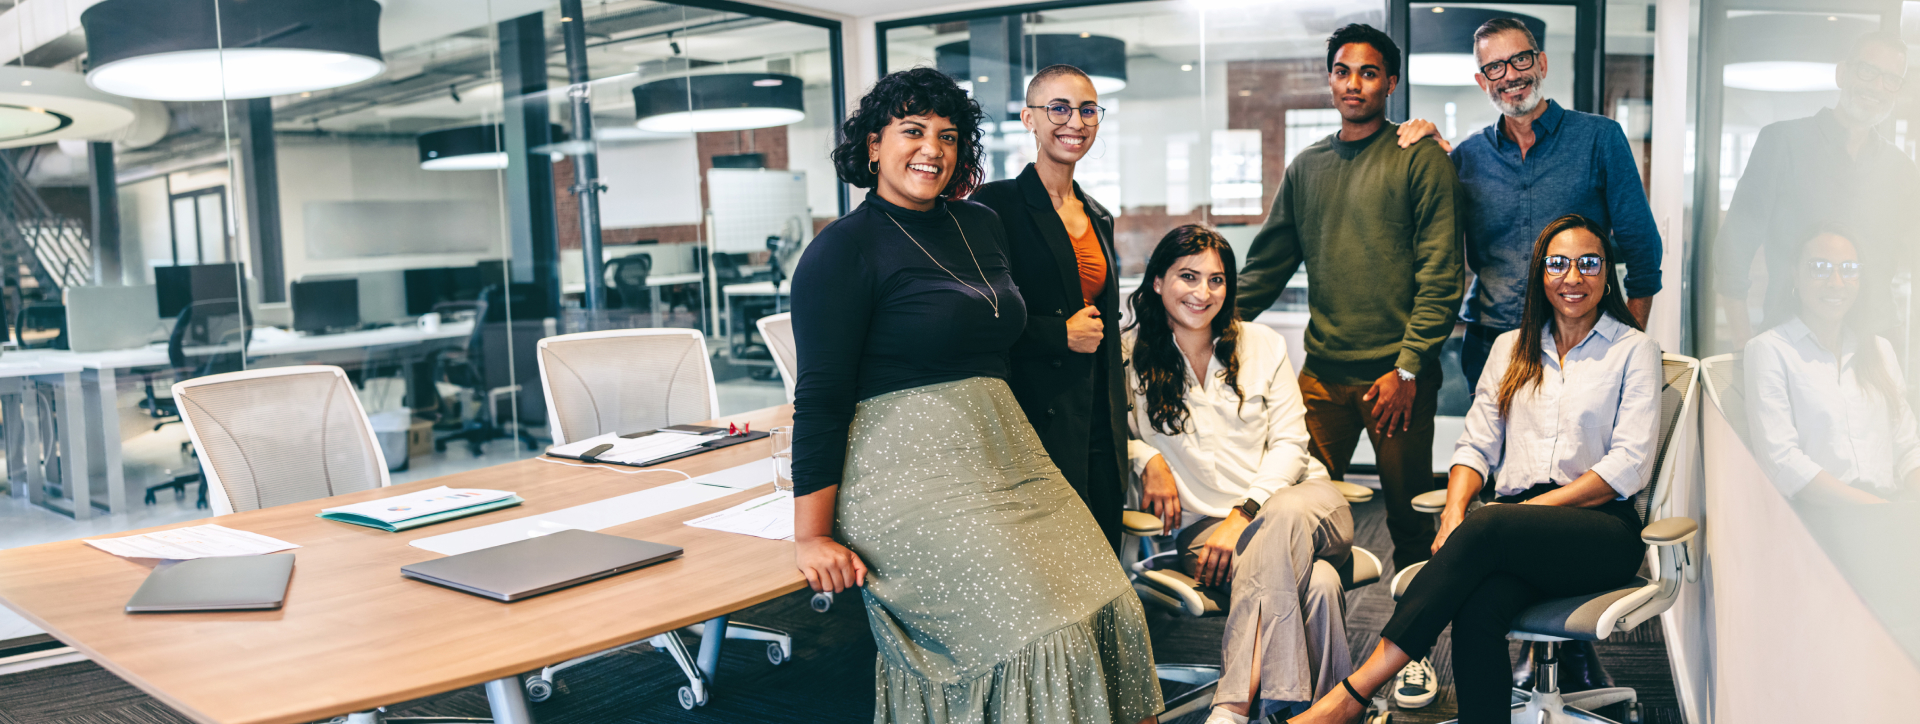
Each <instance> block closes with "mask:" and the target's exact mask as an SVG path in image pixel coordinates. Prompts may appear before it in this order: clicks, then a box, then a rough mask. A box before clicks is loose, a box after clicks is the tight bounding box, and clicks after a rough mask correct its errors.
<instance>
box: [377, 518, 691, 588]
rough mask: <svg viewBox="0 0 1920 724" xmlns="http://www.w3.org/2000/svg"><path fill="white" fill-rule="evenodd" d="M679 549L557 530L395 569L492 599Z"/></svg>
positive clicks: (632, 565) (603, 573) (651, 560)
mask: <svg viewBox="0 0 1920 724" xmlns="http://www.w3.org/2000/svg"><path fill="white" fill-rule="evenodd" d="M682 552H683V551H682V549H681V548H680V547H679V546H670V545H663V544H660V543H650V542H647V541H643V540H634V539H632V538H622V537H620V536H617V535H606V534H604V533H594V532H591V531H584V530H562V531H558V532H554V533H550V534H548V535H544V536H540V537H538V538H528V539H526V540H521V541H514V542H512V543H507V544H504V545H497V546H494V547H492V548H482V549H480V550H477V551H472V552H468V553H462V554H459V555H455V556H447V557H445V558H438V559H434V560H431V561H425V562H422V563H415V564H413V565H410V566H405V567H402V568H401V569H400V574H401V575H403V576H406V577H408V578H415V579H419V580H422V581H426V582H428V583H434V584H438V585H442V586H446V587H448V588H452V589H456V590H460V591H465V592H467V593H471V594H473V595H476V596H484V597H487V598H491V599H494V600H496V601H518V600H521V599H523V598H531V597H533V596H538V595H540V594H542V593H547V592H549V591H557V590H559V589H562V588H566V587H568V586H573V585H577V584H581V583H585V582H587V581H591V580H594V579H597V578H605V577H607V576H612V575H615V574H619V573H625V572H627V571H631V570H634V569H636V568H642V567H645V566H649V565H652V564H655V563H659V562H661V561H664V560H669V559H672V558H678V557H680V554H681V553H682Z"/></svg>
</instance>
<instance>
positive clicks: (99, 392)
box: [5, 322, 473, 518]
mask: <svg viewBox="0 0 1920 724" xmlns="http://www.w3.org/2000/svg"><path fill="white" fill-rule="evenodd" d="M472 333H473V323H472V322H453V323H448V324H443V325H440V328H439V329H438V330H435V331H432V332H428V331H426V330H424V329H422V328H420V327H418V326H415V325H402V326H395V327H383V328H380V329H369V330H364V331H358V332H343V333H340V334H317V335H305V336H298V337H285V338H279V339H270V340H263V341H259V342H255V343H253V344H251V345H248V347H247V364H248V365H249V366H260V367H268V366H275V367H277V366H283V365H289V364H333V365H345V366H353V365H357V364H359V363H360V362H362V361H364V360H365V359H366V355H367V350H369V349H381V348H386V349H392V350H405V351H407V352H408V353H409V356H410V357H411V358H421V359H424V357H425V355H426V354H427V353H429V352H430V351H431V350H433V349H437V348H444V347H451V346H458V345H460V344H464V343H465V342H466V339H467V337H468V335H471V334H472ZM238 348H239V347H238V345H220V346H215V347H194V348H189V349H187V350H186V351H187V353H188V354H189V355H205V354H213V353H218V352H222V351H234V350H237V349H238ZM5 359H6V360H8V361H12V360H20V361H22V362H32V363H36V364H49V365H53V364H57V365H72V366H76V367H78V368H79V372H80V374H79V378H78V379H79V384H80V387H79V390H78V392H79V394H78V395H76V396H75V397H74V399H75V400H76V401H77V402H76V403H75V404H74V405H73V407H75V408H84V409H85V410H87V411H88V414H87V415H86V416H85V418H84V419H85V422H84V424H80V425H76V426H74V427H73V428H71V429H75V430H82V431H84V435H83V436H82V438H83V440H84V443H85V444H84V447H82V446H78V445H76V447H75V449H77V450H78V449H84V450H85V452H86V453H87V460H86V464H85V465H82V466H80V469H81V470H83V471H87V472H88V473H89V476H90V478H91V479H93V480H95V481H98V482H99V483H100V484H101V486H102V487H103V488H104V489H105V490H106V497H107V500H106V504H107V510H108V511H109V512H111V513H124V512H127V510H128V508H127V506H128V505H130V504H136V503H138V502H139V501H140V500H141V496H135V495H130V494H129V491H128V490H127V485H126V470H125V467H124V465H123V464H122V461H121V459H120V424H121V422H120V396H119V380H118V376H119V373H120V371H122V370H129V371H130V370H139V369H157V368H165V367H167V366H168V365H170V364H171V362H169V361H168V359H167V347H166V345H164V344H152V345H147V346H145V347H134V348H132V349H116V350H108V351H104V352H69V351H65V350H25V351H20V352H8V353H7V355H6V357H5ZM409 379H411V376H410V377H409ZM154 384H155V386H156V387H164V386H168V385H171V384H172V381H170V380H169V381H155V383H154ZM85 487H86V486H80V487H77V488H70V489H73V490H82V489H84V488H85ZM89 515H91V511H89V510H87V509H86V508H79V507H76V509H75V511H74V517H76V518H86V517H88V516H89Z"/></svg>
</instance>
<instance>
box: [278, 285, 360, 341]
mask: <svg viewBox="0 0 1920 724" xmlns="http://www.w3.org/2000/svg"><path fill="white" fill-rule="evenodd" d="M290 301H292V302H293V331H295V332H325V331H327V330H329V329H351V328H354V327H358V326H360V280H358V279H353V278H347V279H321V280H316V281H307V280H301V281H297V282H294V283H293V294H292V295H291V299H290Z"/></svg>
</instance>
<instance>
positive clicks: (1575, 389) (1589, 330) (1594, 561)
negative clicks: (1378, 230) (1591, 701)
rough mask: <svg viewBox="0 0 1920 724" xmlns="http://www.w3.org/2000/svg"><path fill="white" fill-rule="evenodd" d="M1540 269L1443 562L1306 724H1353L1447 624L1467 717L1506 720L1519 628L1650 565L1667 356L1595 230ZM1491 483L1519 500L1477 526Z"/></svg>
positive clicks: (1453, 513)
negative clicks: (1514, 627)
mask: <svg viewBox="0 0 1920 724" xmlns="http://www.w3.org/2000/svg"><path fill="white" fill-rule="evenodd" d="M1532 268H1533V274H1532V275H1531V276H1530V277H1529V278H1528V280H1527V302H1526V312H1525V321H1524V323H1523V326H1521V328H1520V329H1518V330H1515V331H1512V332H1508V333H1506V334H1503V335H1501V336H1500V338H1499V339H1497V340H1495V341H1494V344H1493V350H1492V352H1491V353H1490V354H1489V355H1488V358H1487V370H1486V372H1485V374H1484V375H1482V376H1481V378H1480V387H1479V389H1478V390H1476V391H1475V392H1474V400H1473V409H1472V410H1471V411H1470V412H1468V413H1467V431H1466V434H1465V435H1462V436H1461V438H1460V444H1459V446H1458V447H1457V448H1456V450H1455V453H1454V456H1453V467H1452V471H1451V472H1450V474H1449V476H1448V484H1447V507H1446V510H1445V512H1443V513H1442V514H1441V517H1440V530H1439V533H1438V534H1437V535H1436V536H1435V537H1434V542H1433V547H1434V555H1433V559H1432V560H1431V561H1429V562H1428V563H1427V565H1426V567H1425V568H1423V569H1421V570H1420V572H1419V575H1417V576H1415V578H1414V580H1413V583H1412V584H1411V585H1409V586H1408V588H1407V591H1406V593H1405V594H1404V595H1403V596H1402V597H1401V599H1400V602H1399V604H1398V605H1397V606H1396V607H1395V609H1394V612H1393V617H1392V618H1391V619H1389V620H1388V621H1387V625H1386V628H1385V629H1383V630H1382V631H1381V633H1380V638H1381V640H1380V645H1379V646H1378V647H1377V648H1375V649H1374V652H1373V654H1372V656H1370V657H1369V658H1368V659H1367V661H1366V663H1364V664H1362V665H1361V666H1360V668H1359V669H1358V670H1356V671H1355V672H1354V674H1353V675H1352V676H1351V677H1349V679H1348V680H1347V682H1344V683H1346V684H1347V686H1346V687H1344V688H1346V689H1347V690H1346V691H1340V692H1334V693H1332V694H1329V695H1328V696H1325V697H1322V698H1321V699H1320V701H1319V702H1317V703H1316V704H1315V706H1314V708H1313V709H1312V710H1310V711H1308V712H1307V713H1306V714H1304V715H1302V716H1299V717H1295V718H1293V719H1292V720H1290V721H1292V722H1294V723H1295V724H1318V723H1320V722H1336V721H1337V722H1343V723H1344V722H1346V721H1349V720H1351V718H1352V717H1353V716H1354V715H1355V714H1357V713H1358V712H1359V710H1360V708H1361V706H1362V703H1361V702H1362V699H1361V696H1362V694H1363V693H1365V692H1370V691H1372V690H1373V689H1374V688H1377V687H1379V686H1380V685H1382V684H1383V683H1385V682H1386V681H1387V680H1388V678H1389V677H1391V676H1392V675H1393V673H1394V672H1396V671H1399V670H1400V668H1401V667H1402V666H1404V665H1405V664H1406V663H1407V661H1409V660H1410V659H1412V658H1420V657H1424V656H1426V655H1427V653H1428V652H1429V651H1431V650H1432V648H1433V644H1434V641H1435V640H1436V639H1437V638H1439V636H1440V631H1441V630H1442V629H1444V628H1446V626H1447V625H1448V624H1449V623H1451V624H1452V625H1453V678H1454V686H1455V692H1456V694H1457V698H1458V699H1459V703H1460V721H1461V722H1462V723H1463V724H1474V723H1475V722H1496V721H1497V722H1505V721H1507V718H1508V705H1509V698H1508V692H1509V688H1510V687H1511V686H1512V680H1511V679H1510V678H1509V676H1510V674H1509V669H1508V666H1509V664H1510V663H1511V662H1510V661H1509V660H1508V658H1507V640H1506V636H1507V632H1508V631H1509V630H1510V628H1511V623H1512V620H1513V617H1514V616H1516V615H1518V614H1519V613H1520V612H1521V611H1522V610H1525V609H1526V608H1527V607H1528V606H1530V605H1532V604H1533V603H1535V602H1537V601H1540V600H1543V599H1547V598H1557V597H1563V596H1575V595H1582V594H1589V593H1596V592H1599V591H1604V590H1607V589H1610V588H1613V587H1616V586H1619V585H1621V584H1623V583H1625V582H1626V581H1628V580H1630V579H1631V578H1632V577H1633V574H1634V572H1635V571H1636V570H1637V569H1638V568H1639V567H1640V560H1641V558H1642V557H1644V555H1645V552H1646V546H1645V545H1644V544H1642V543H1641V541H1640V528H1641V527H1642V523H1641V521H1640V518H1639V515H1638V514H1637V513H1636V512H1635V511H1634V508H1633V502H1632V496H1633V495H1634V494H1635V493H1638V492H1639V491H1640V489H1641V488H1643V487H1645V486H1646V484H1647V481H1648V479H1649V478H1650V477H1651V475H1652V472H1653V462H1654V460H1653V455H1654V448H1655V443H1654V441H1655V438H1656V437H1657V435H1658V430H1659V410H1660V386H1661V373H1660V348H1659V346H1658V345H1657V344H1655V343H1654V341H1653V339H1652V338H1650V337H1648V336H1647V335H1646V333H1645V332H1642V331H1640V329H1639V327H1638V326H1637V324H1636V323H1635V322H1634V317H1633V315H1632V314H1631V313H1629V312H1628V311H1627V305H1626V297H1625V295H1624V294H1622V293H1621V289H1620V282H1619V280H1618V279H1617V278H1616V276H1617V275H1616V274H1615V272H1614V271H1613V264H1612V260H1610V259H1609V258H1608V257H1607V243H1606V230H1605V229H1604V228H1603V227H1601V226H1600V225H1599V224H1596V223H1594V222H1593V221H1590V220H1588V219H1586V218H1584V217H1581V216H1578V215H1572V214H1569V215H1567V216H1564V217H1561V218H1559V219H1555V220H1554V221H1553V223H1551V224H1548V225H1547V228H1546V229H1545V230H1543V231H1542V232H1541V233H1540V237H1539V239H1538V241H1536V242H1535V244H1534V249H1533V266H1532ZM1489 474H1493V475H1495V476H1496V483H1495V490H1496V492H1497V493H1499V497H1498V498H1497V500H1498V501H1499V502H1502V503H1509V505H1490V506H1487V507H1485V508H1481V509H1480V510H1479V511H1478V512H1475V513H1474V514H1473V515H1472V516H1471V517H1468V516H1467V507H1468V503H1469V502H1470V501H1471V500H1472V499H1473V497H1474V496H1475V495H1476V494H1478V493H1479V492H1480V489H1481V487H1482V486H1483V484H1484V482H1485V479H1486V477H1487V476H1488V475H1489Z"/></svg>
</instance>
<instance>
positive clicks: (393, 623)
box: [0, 406, 806, 724]
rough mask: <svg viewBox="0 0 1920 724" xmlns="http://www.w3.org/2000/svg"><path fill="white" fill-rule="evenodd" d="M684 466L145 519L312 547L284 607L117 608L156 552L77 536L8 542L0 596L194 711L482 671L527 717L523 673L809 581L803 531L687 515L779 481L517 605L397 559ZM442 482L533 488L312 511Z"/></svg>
mask: <svg viewBox="0 0 1920 724" xmlns="http://www.w3.org/2000/svg"><path fill="white" fill-rule="evenodd" d="M726 421H727V422H743V421H744V422H750V423H751V424H752V426H753V427H754V428H755V429H769V428H772V427H773V426H775V425H786V424H791V421H792V408H791V407H788V406H781V407H776V408H768V409H765V410H758V411H755V412H751V413H747V414H744V415H739V416H735V417H732V418H729V419H728V420H726ZM723 424H724V423H723ZM770 445H771V443H769V442H768V441H766V440H756V441H754V442H751V443H745V444H741V445H735V446H732V447H727V448H722V449H719V450H715V451H713V452H708V453H703V454H701V455H696V456H693V457H690V458H684V459H681V460H677V461H673V462H671V463H668V464H666V467H671V468H674V469H676V470H681V471H684V472H686V473H688V474H690V475H695V476H698V475H702V474H705V473H710V472H716V471H720V470H724V469H727V468H730V467H734V466H736V465H741V464H744V463H747V462H750V461H752V460H755V459H764V458H766V457H768V456H769V455H770V453H771V448H770ZM681 479H682V478H680V476H677V475H671V474H667V473H660V474H653V475H621V474H617V473H614V472H611V471H608V470H603V469H595V468H583V467H567V466H563V465H556V464H553V463H550V462H543V461H541V460H537V459H533V460H522V461H519V462H513V463H507V464H504V465H497V466H494V467H489V468H483V469H479V470H473V471H469V472H466V473H460V474H457V475H450V476H446V477H441V478H435V479H432V480H425V481H420V482H416V483H410V484H407V485H397V486H394V487H392V488H385V489H378V490H370V491H365V492H360V493H352V494H348V495H340V496H335V497H332V498H327V499H325V500H314V501H307V502H304V503H296V504H292V505H282V506H279V507H275V508H266V509H262V510H255V511H249V512H245V513H236V514H233V515H227V516H221V517H217V518H213V519H211V520H210V521H209V520H196V521H189V522H186V523H180V524H177V525H169V526H158V527H155V528H149V529H146V531H135V532H147V531H153V530H164V529H167V528H178V527H183V526H187V525H197V524H202V523H207V522H213V523H218V524H220V525H223V526H226V527H229V528H235V529H239V530H245V531H251V532H254V533H259V534H262V535H267V536H271V537H274V538H278V539H281V540H284V541H287V542H289V543H294V544H298V545H300V546H302V547H301V548H297V549H294V550H293V551H292V552H293V553H294V554H295V556H296V559H295V564H294V573H293V581H292V583H291V585H290V588H289V590H288V592H287V601H286V606H285V607H284V608H282V609H281V610H278V611H246V612H210V613H175V614H146V615H130V614H127V613H123V612H122V610H121V609H122V607H123V606H124V605H125V604H126V602H127V599H128V598H129V597H130V596H132V595H133V592H134V590H135V589H137V588H139V586H140V583H141V581H142V580H143V579H145V577H146V575H147V573H148V571H149V566H147V565H143V564H142V563H140V562H136V561H134V560H130V559H125V558H118V557H115V556H112V555H110V554H107V553H105V552H103V551H100V550H96V549H94V548H93V547H91V546H88V545H86V544H85V543H82V542H81V541H79V540H69V541H62V542H58V543H47V544H44V545H37V546H31V547H26V548H15V549H12V550H5V551H0V602H3V603H5V605H6V606H7V607H8V608H11V609H13V610H14V611H16V612H18V613H19V614H20V615H22V616H24V617H26V619H27V620H29V621H31V622H32V623H33V624H34V625H36V626H39V627H40V628H42V629H45V630H46V631H47V633H49V634H52V635H53V636H55V637H56V638H59V639H60V640H61V641H63V642H65V643H66V644H68V645H70V646H72V647H74V648H75V649H78V650H79V651H80V652H82V653H84V654H86V655H87V656H88V657H89V658H91V659H92V660H93V661H94V662H96V663H98V664H100V665H101V666H103V667H105V668H107V669H108V670H109V671H112V672H113V673H115V674H118V675H119V676H120V677H121V678H124V679H126V680H127V681H128V682H130V683H132V684H133V685H135V686H138V687H140V689H141V690H143V691H146V692H147V693H148V694H151V695H152V696H153V697H154V698H156V699H159V700H160V701H161V702H163V703H165V704H166V705H167V706H170V707H172V708H174V709H175V710H177V711H179V712H180V713H181V714H183V715H185V716H187V717H188V718H190V719H192V720H194V721H196V722H206V723H209V724H212V723H218V724H291V723H293V722H312V721H318V720H324V719H326V718H328V717H332V716H338V715H341V714H346V713H349V712H355V711H367V710H371V709H373V708H375V707H378V706H384V705H390V704H396V703H399V702H402V701H407V700H410V699H415V698H419V697H422V696H426V695H429V694H435V693H439V692H444V691H449V690H452V689H457V688H461V687H466V686H472V685H474V684H481V683H485V684H486V691H487V698H488V701H489V703H490V704H491V705H492V707H493V713H494V718H495V721H496V722H501V724H522V723H524V722H531V721H532V717H531V715H530V714H529V713H528V710H527V704H526V700H525V698H524V695H523V693H522V690H521V685H520V679H519V675H520V674H521V673H524V672H527V671H532V670H534V669H538V668H540V667H542V666H545V665H548V664H553V663H557V662H560V661H565V660H568V659H572V658H574V657H577V656H582V655H585V654H589V653H593V652H596V651H603V650H606V649H610V648H614V647H617V646H621V645H624V644H630V643H633V642H636V641H640V640H643V639H646V638H648V637H650V636H654V635H657V634H660V633H664V632H668V631H673V630H676V629H679V628H683V627H686V626H688V625H691V624H694V623H699V622H702V621H708V620H710V619H714V618H716V617H719V616H724V615H726V614H728V613H731V612H734V611H738V610H740V609H742V608H745V607H748V606H752V605H754V604H757V603H761V602H763V601H767V600H770V599H773V598H775V597H778V596H781V595H784V594H787V593H790V592H793V591H796V590H799V589H801V588H803V587H805V586H806V579H805V578H803V577H802V576H801V575H800V573H799V571H797V570H795V569H794V566H793V544H792V543H790V542H787V541H776V540H767V539H762V538H754V537H750V536H745V535H737V534H732V533H722V532H719V531H713V530H706V529H702V528H694V527H691V526H688V525H685V524H684V521H687V520H691V519H693V518H695V517H698V516H701V515H706V514H708V513H713V512H718V511H720V510H723V509H726V508H728V507H730V506H733V505H737V504H739V503H741V502H744V501H746V500H748V499H750V498H752V497H754V496H759V495H765V494H766V493H768V492H771V491H772V485H771V484H767V485H761V486H758V487H755V488H751V489H748V490H744V491H741V492H738V493H735V494H733V495H729V496H727V497H724V498H720V499H718V500H714V501H711V502H708V503H703V504H700V505H694V506H690V507H687V508H682V509H680V510H676V511H673V512H669V513H665V514H661V515H656V516H654V517H651V518H645V519H641V520H638V521H634V522H632V523H627V524H624V525H618V526H614V527H611V528H607V529H605V530H604V531H603V532H606V533H610V534H613V535H620V536H626V537H630V538H641V539H645V540H650V541H657V542H660V543H668V544H672V545H678V546H681V547H683V548H685V549H686V554H685V555H684V556H683V557H681V558H679V559H676V560H673V561H668V562H666V563H661V564H657V565H654V566H650V567H647V568H643V569H640V570H638V571H634V572H631V573H625V574H621V575H618V576H614V577H612V578H607V579H603V580H599V581H594V582H591V583H586V584H583V585H580V586H576V587H573V588H569V589H565V590H561V591H557V592H554V593H550V594H547V595H544V596H539V597H536V598H532V599H528V600H525V601H520V602H517V603H510V604H509V603H499V602H496V601H492V600H488V599H483V598H480V597H477V596H472V595H468V594H465V593H461V592H458V591H454V590H451V589H447V588H441V587H439V586H434V585H429V584H426V583H421V582H419V581H413V580H407V579H403V578H401V576H400V567H401V566H403V565H407V564H411V563H416V562H419V561H424V560H428V559H431V558H435V557H437V556H438V554H436V553H432V552H429V551H425V550H422V549H419V548H414V547H412V546H409V545H408V542H409V541H412V540H415V539H418V538H425V537H429V536H436V535H441V534H445V533H450V532H453V531H458V530H465V529H468V528H474V527H478V526H482V525H487V524H490V523H496V522H499V521H503V520H510V519H513V518H519V517H524V516H528V515H533V514H536V513H542V512H547V511H553V510H558V509H561V508H567V507H571V506H575V505H581V504H584V503H590V502H593V501H596V500H603V499H606V498H610V497H614V496H617V495H623V494H626V493H630V492H634V491H636V490H643V489H646V488H649V487H654V486H658V485H664V484H667V483H671V482H675V481H678V480H681ZM437 485H448V486H456V487H475V488H491V489H496V490H509V491H513V492H515V493H518V494H519V495H520V496H521V497H522V498H525V499H526V502H525V503H524V504H522V505H519V506H516V507H513V508H507V509H504V510H498V511H493V512H490V513H485V514H481V515H476V516H473V517H469V518H463V519H460V520H455V521H449V522H446V523H440V524H437V525H430V526H425V527H423V528H418V529H414V530H411V531H405V532H401V533H387V532H384V531H379V530H374V529H371V528H363V527H360V526H355V525H348V524H344V523H336V522H332V521H327V520H322V519H320V518H317V517H314V516H315V514H316V513H317V512H318V511H319V510H320V509H321V508H325V507H332V506H336V505H344V504H348V503H354V502H359V501H364V500H371V499H376V498H381V497H386V496H391V495H395V494H399V493H404V492H411V491H415V490H420V489H424V488H430V487H433V486H437ZM708 631H709V632H713V631H714V629H713V628H712V627H709V628H708ZM709 635H712V634H711V633H710V634H709Z"/></svg>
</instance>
